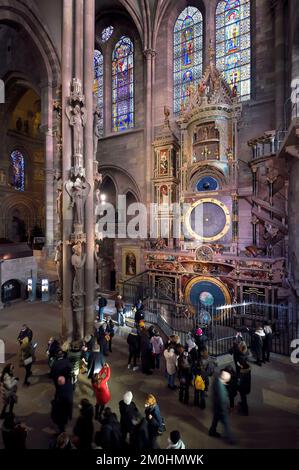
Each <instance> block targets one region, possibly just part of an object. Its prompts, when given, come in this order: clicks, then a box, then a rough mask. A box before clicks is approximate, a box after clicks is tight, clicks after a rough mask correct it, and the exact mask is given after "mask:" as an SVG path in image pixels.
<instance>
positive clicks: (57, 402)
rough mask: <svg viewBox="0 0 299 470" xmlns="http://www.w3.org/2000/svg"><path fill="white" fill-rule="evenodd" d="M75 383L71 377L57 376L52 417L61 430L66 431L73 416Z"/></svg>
mask: <svg viewBox="0 0 299 470" xmlns="http://www.w3.org/2000/svg"><path fill="white" fill-rule="evenodd" d="M73 397H74V391H73V385H72V382H71V380H70V379H65V377H63V376H60V377H58V378H57V385H56V394H55V398H54V400H53V401H52V413H51V417H52V420H53V422H54V423H55V424H56V425H57V426H58V429H59V432H60V433H62V432H64V431H65V426H66V425H67V423H68V421H69V420H71V419H72V416H73Z"/></svg>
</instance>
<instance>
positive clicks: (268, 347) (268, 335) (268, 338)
mask: <svg viewBox="0 0 299 470" xmlns="http://www.w3.org/2000/svg"><path fill="white" fill-rule="evenodd" d="M264 332H265V339H264V344H263V348H264V351H269V352H271V351H272V337H273V334H272V329H271V327H270V326H265V327H264Z"/></svg>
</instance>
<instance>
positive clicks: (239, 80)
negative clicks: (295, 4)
mask: <svg viewBox="0 0 299 470" xmlns="http://www.w3.org/2000/svg"><path fill="white" fill-rule="evenodd" d="M216 65H217V68H218V69H219V70H220V71H222V72H223V75H224V78H225V79H226V81H227V82H228V84H229V85H230V87H231V88H232V90H233V91H234V93H235V94H236V93H238V94H239V96H240V97H241V99H242V101H245V100H248V99H250V94H251V36H250V0H225V1H223V0H221V1H220V2H219V3H218V5H217V9H216Z"/></svg>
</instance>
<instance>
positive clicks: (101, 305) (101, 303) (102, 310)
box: [99, 295, 107, 321]
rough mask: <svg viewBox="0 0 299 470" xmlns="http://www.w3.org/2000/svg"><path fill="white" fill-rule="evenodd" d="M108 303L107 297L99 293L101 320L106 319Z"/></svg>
mask: <svg viewBox="0 0 299 470" xmlns="http://www.w3.org/2000/svg"><path fill="white" fill-rule="evenodd" d="M106 305H107V299H105V297H103V296H102V295H99V318H100V321H103V320H104V310H105V307H106Z"/></svg>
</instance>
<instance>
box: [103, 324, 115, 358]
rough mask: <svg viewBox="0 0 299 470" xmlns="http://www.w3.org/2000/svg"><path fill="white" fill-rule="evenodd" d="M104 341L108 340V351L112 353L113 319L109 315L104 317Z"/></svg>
mask: <svg viewBox="0 0 299 470" xmlns="http://www.w3.org/2000/svg"><path fill="white" fill-rule="evenodd" d="M105 333H106V341H107V342H108V346H109V352H111V353H112V339H113V337H114V323H113V320H112V319H111V318H109V317H106V327H105Z"/></svg>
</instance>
